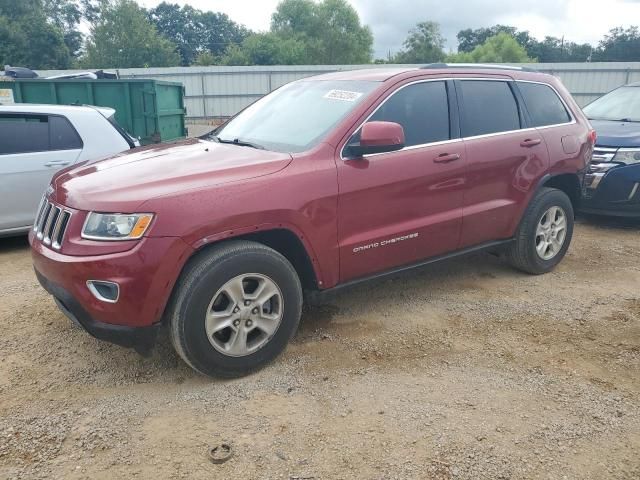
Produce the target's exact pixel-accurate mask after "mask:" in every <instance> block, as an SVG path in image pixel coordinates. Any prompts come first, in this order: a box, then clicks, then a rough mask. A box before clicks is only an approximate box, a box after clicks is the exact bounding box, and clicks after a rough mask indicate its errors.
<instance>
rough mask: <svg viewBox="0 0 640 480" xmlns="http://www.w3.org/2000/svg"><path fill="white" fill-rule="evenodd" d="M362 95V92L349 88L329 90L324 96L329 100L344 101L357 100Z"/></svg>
mask: <svg viewBox="0 0 640 480" xmlns="http://www.w3.org/2000/svg"><path fill="white" fill-rule="evenodd" d="M361 96H362V93H360V92H350V91H348V90H329V91H328V92H327V93H326V95H325V96H324V98H328V99H329V100H342V101H343V102H355V101H356V100H357V99H359V98H360V97H361Z"/></svg>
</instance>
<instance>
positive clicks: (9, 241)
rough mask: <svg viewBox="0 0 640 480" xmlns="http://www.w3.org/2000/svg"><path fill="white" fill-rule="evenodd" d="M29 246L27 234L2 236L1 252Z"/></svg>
mask: <svg viewBox="0 0 640 480" xmlns="http://www.w3.org/2000/svg"><path fill="white" fill-rule="evenodd" d="M28 248H29V238H28V237H27V236H26V235H20V236H19V237H0V254H1V253H12V252H17V251H20V250H26V249H28Z"/></svg>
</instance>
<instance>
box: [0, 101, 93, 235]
mask: <svg viewBox="0 0 640 480" xmlns="http://www.w3.org/2000/svg"><path fill="white" fill-rule="evenodd" d="M81 152H82V140H81V139H80V136H79V135H78V133H77V132H76V131H75V129H74V128H73V126H72V125H71V123H70V122H69V120H67V119H66V118H65V117H63V116H57V115H39V114H24V113H4V112H3V113H1V114H0V192H2V197H3V198H2V201H0V230H6V229H13V228H21V227H28V226H30V225H31V224H32V223H33V220H34V218H35V214H36V209H37V208H38V203H39V201H40V198H41V197H42V194H43V192H44V190H45V189H46V188H47V185H49V182H50V181H51V177H52V176H53V174H54V173H55V172H57V171H58V170H60V169H62V168H64V167H65V166H67V165H70V164H72V163H73V162H75V161H76V159H77V158H78V156H79V155H80V153H81Z"/></svg>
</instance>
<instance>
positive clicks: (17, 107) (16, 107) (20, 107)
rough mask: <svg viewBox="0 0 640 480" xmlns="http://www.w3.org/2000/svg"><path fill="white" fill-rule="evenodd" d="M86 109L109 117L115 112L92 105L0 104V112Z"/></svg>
mask: <svg viewBox="0 0 640 480" xmlns="http://www.w3.org/2000/svg"><path fill="white" fill-rule="evenodd" d="M87 110H93V111H98V112H100V113H101V114H102V115H104V116H105V117H110V116H111V115H113V113H114V112H115V110H114V109H113V108H109V107H94V106H93V105H48V104H39V103H14V104H12V105H0V113H3V112H20V113H46V114H52V115H55V114H59V115H64V114H73V113H75V112H81V111H87Z"/></svg>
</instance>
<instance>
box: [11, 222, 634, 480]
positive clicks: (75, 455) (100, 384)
mask: <svg viewBox="0 0 640 480" xmlns="http://www.w3.org/2000/svg"><path fill="white" fill-rule="evenodd" d="M0 273H1V275H0V329H1V331H2V332H3V334H2V336H1V337H0V352H2V355H1V357H0V399H1V401H0V478H29V479H31V478H68V479H82V478H91V479H100V478H105V479H107V478H154V479H160V478H190V479H191V478H194V479H200V478H202V479H205V478H206V479H211V478H220V479H228V478H246V479H252V478H260V479H271V478H274V479H275V478H285V479H320V478H324V479H326V478H332V479H333V478H366V479H396V478H397V479H413V478H416V479H417V478H420V479H423V478H434V479H482V478H487V479H521V478H522V479H524V478H526V479H529V478H534V479H538V478H539V479H548V478H552V479H561V478H567V479H573V478H575V479H604V478H616V479H617V478H619V479H623V478H624V479H627V478H628V479H637V478H640V453H639V452H640V377H639V373H640V290H639V289H638V286H639V285H640V224H638V223H629V222H616V221H604V220H597V219H588V221H581V222H580V223H579V225H578V226H577V228H576V232H575V238H574V243H573V245H572V248H571V249H570V251H569V254H568V256H567V258H566V259H565V260H564V261H563V263H562V264H561V265H560V266H559V268H558V269H557V270H556V271H554V272H553V273H551V274H548V275H545V276H541V277H532V276H527V275H524V274H520V273H517V272H515V271H513V270H511V269H510V268H508V267H507V266H505V265H503V264H502V263H501V262H500V261H499V260H498V259H496V258H494V257H492V256H489V255H478V256H475V257H471V258H467V259H464V260H459V261H454V262H449V263H443V264H439V265H437V266H433V267H429V268H426V269H422V270H419V271H414V272H411V273H407V274H403V275H400V276H396V277H393V278H389V279H387V280H383V281H379V282H377V283H369V284H366V285H361V286H359V287H356V288H353V289H350V290H348V291H343V292H341V293H339V294H334V295H332V296H330V297H325V298H323V299H322V300H318V301H316V303H315V304H314V305H312V306H311V307H309V308H308V309H307V311H306V312H305V315H304V318H303V322H302V326H301V329H300V331H299V332H298V335H297V336H296V338H295V339H294V341H293V343H292V344H291V345H290V346H289V348H288V349H287V351H286V352H285V354H284V355H283V356H281V357H280V358H279V359H278V360H276V361H275V362H274V363H273V364H272V365H271V366H269V367H268V368H266V369H264V370H263V371H261V372H258V373H256V374H254V375H252V376H250V377H247V378H243V379H239V380H233V381H219V380H211V379H208V378H204V377H202V376H199V375H197V374H196V373H194V372H192V371H191V370H190V369H189V368H187V367H186V366H185V365H184V364H183V363H182V362H181V361H180V360H179V359H178V357H177V356H176V354H175V353H174V352H173V351H172V349H171V346H170V344H169V342H168V340H167V339H166V338H162V339H161V341H160V344H159V346H158V347H157V348H156V350H155V352H154V354H153V356H152V357H151V358H141V357H139V356H138V355H136V354H135V353H133V352H131V351H128V350H124V349H121V348H119V347H117V346H113V345H109V344H105V343H101V342H98V341H96V340H94V339H92V338H91V337H89V336H88V335H87V334H86V333H84V332H83V331H82V330H80V329H78V328H76V327H73V326H72V325H71V323H70V322H69V321H68V320H67V319H66V318H65V317H64V316H63V315H62V314H61V313H59V312H58V310H57V309H56V307H55V305H54V303H53V301H52V300H51V298H50V297H49V296H47V294H46V293H45V292H44V291H43V290H42V289H40V288H39V286H38V285H37V282H36V279H35V277H34V275H33V272H32V269H31V263H30V257H29V251H28V247H27V244H26V241H25V240H24V239H4V240H0ZM221 442H229V443H230V444H231V445H232V447H233V452H234V456H233V457H232V458H231V459H230V460H229V461H228V462H226V463H223V464H220V465H214V464H213V463H211V462H209V460H208V458H207V452H208V449H209V448H210V447H211V446H214V445H217V444H219V443H221Z"/></svg>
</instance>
